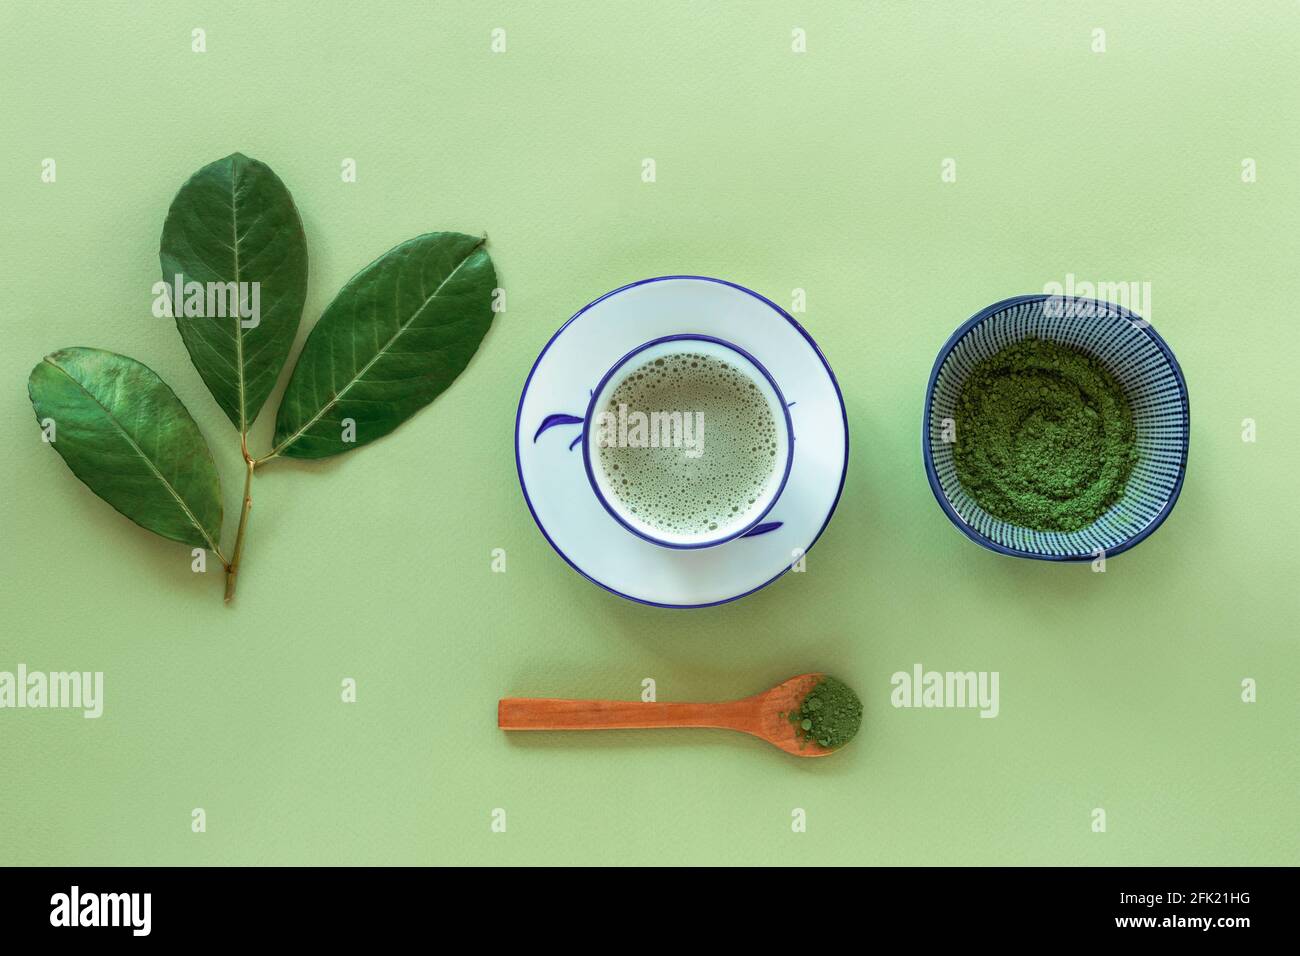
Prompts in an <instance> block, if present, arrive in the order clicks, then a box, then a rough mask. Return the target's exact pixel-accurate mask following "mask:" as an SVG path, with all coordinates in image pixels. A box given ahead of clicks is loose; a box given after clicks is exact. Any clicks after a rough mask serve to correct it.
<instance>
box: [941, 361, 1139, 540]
mask: <svg viewBox="0 0 1300 956" xmlns="http://www.w3.org/2000/svg"><path fill="white" fill-rule="evenodd" d="M956 432H957V434H956V439H957V440H956V445H955V448H954V450H953V462H954V464H955V465H956V469H957V479H958V480H959V481H960V482H961V483H962V486H963V487H964V488H965V489H966V491H967V492H968V493H969V494H970V496H971V497H972V498H974V499H975V501H976V503H978V504H979V506H980V507H981V508H983V509H984V510H985V511H987V512H988V513H989V514H991V515H993V516H994V517H996V518H1001V519H1002V520H1003V521H1009V522H1011V523H1012V524H1016V525H1020V526H1021V527H1025V528H1032V529H1034V530H1036V531H1078V530H1079V529H1080V528H1085V527H1087V526H1088V525H1090V524H1092V523H1093V522H1094V521H1096V520H1097V519H1098V518H1099V517H1101V516H1102V515H1103V514H1105V513H1106V511H1107V509H1109V508H1110V506H1111V505H1113V504H1114V503H1115V502H1116V501H1117V500H1119V497H1120V496H1121V495H1122V494H1123V493H1124V486H1125V485H1126V484H1127V483H1128V479H1129V475H1130V474H1132V471H1133V465H1134V463H1135V462H1136V461H1137V447H1136V436H1135V432H1134V428H1133V412H1132V410H1131V409H1130V408H1129V404H1128V401H1127V399H1126V398H1125V397H1124V392H1123V389H1121V388H1120V386H1119V383H1118V382H1116V381H1115V379H1114V378H1113V377H1112V376H1111V375H1110V373H1109V372H1107V371H1106V370H1105V369H1104V368H1102V366H1101V363H1099V362H1098V361H1097V360H1096V359H1094V358H1092V357H1091V356H1089V355H1085V354H1084V353H1083V352H1079V351H1076V350H1075V349H1072V348H1070V347H1068V346H1065V345H1061V344H1059V343H1056V342H1048V341H1044V340H1042V339H1025V340H1023V341H1020V342H1017V343H1015V344H1014V345H1010V346H1007V347H1006V348H1004V349H1002V350H1001V351H999V352H998V353H997V354H995V355H992V356H990V357H989V358H987V359H984V360H983V361H982V362H980V363H979V364H978V365H976V366H975V368H974V369H972V370H971V372H970V375H969V376H968V377H967V378H966V382H965V384H963V385H962V390H961V398H960V401H959V402H958V405H957V413H956Z"/></svg>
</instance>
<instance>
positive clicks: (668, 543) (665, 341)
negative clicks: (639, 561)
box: [582, 332, 794, 550]
mask: <svg viewBox="0 0 1300 956" xmlns="http://www.w3.org/2000/svg"><path fill="white" fill-rule="evenodd" d="M690 342H698V343H703V344H705V345H706V346H713V347H715V348H717V349H720V350H722V351H724V352H730V353H732V354H731V355H729V356H727V360H728V361H730V362H733V363H735V364H738V365H741V366H748V368H743V367H742V368H741V371H742V372H745V374H746V375H748V376H749V377H750V378H753V379H754V381H755V383H756V384H757V385H758V386H759V387H760V389H761V388H762V386H763V385H764V384H765V385H766V386H767V388H768V389H769V390H770V394H768V395H767V396H766V397H767V399H768V403H769V405H771V406H773V411H774V412H777V411H779V413H780V414H779V415H776V416H774V417H775V418H776V420H777V422H778V427H779V428H781V426H783V428H782V430H780V431H779V432H778V447H779V446H780V445H781V444H784V446H785V449H784V451H785V454H784V458H785V464H784V466H783V467H782V468H781V471H780V476H781V477H780V479H779V481H778V482H777V483H776V484H775V486H771V485H769V490H768V492H767V500H766V502H765V503H764V504H763V506H762V507H761V508H759V509H757V510H756V513H755V514H754V515H753V516H752V517H751V518H750V519H749V520H747V521H746V522H745V523H744V524H741V525H737V526H736V527H734V528H728V529H725V530H724V531H723V533H720V534H718V535H715V536H713V537H707V536H679V537H678V538H677V539H672V538H667V537H663V536H661V535H657V534H655V533H654V531H653V530H652V529H650V528H649V527H646V526H638V525H637V524H636V523H635V522H634V521H632V520H630V519H629V518H628V516H627V515H625V514H623V512H622V510H621V509H619V508H618V507H616V506H615V505H614V504H613V503H611V502H610V500H609V497H608V495H606V493H605V491H604V490H603V489H602V488H601V486H600V480H599V479H598V478H597V476H596V473H595V470H594V469H593V467H592V462H591V446H592V443H593V441H594V435H595V429H594V428H593V423H594V422H595V417H596V409H597V407H598V406H599V405H600V404H602V403H603V402H604V401H605V400H606V399H607V398H608V396H607V395H606V392H607V391H608V390H609V386H610V384H611V382H614V379H615V377H616V376H617V375H618V374H619V373H620V372H621V371H623V370H625V369H627V366H628V364H629V363H630V362H631V361H632V360H633V359H635V358H637V357H638V356H642V355H645V354H646V353H647V352H650V351H651V350H653V349H656V348H660V347H662V346H677V345H679V344H685V343H690ZM750 370H752V372H754V373H757V374H756V375H755V374H751V372H750ZM617 384H619V383H618V382H614V385H615V386H616V385H617ZM582 464H583V467H584V468H585V469H586V472H587V481H588V482H589V483H590V484H591V490H592V492H593V493H594V494H595V495H596V499H597V500H598V501H599V502H600V503H601V505H602V506H603V507H604V509H605V510H606V511H607V512H609V514H610V516H611V517H612V518H613V519H614V520H615V521H617V522H618V523H619V524H620V525H622V526H623V527H624V528H625V529H626V530H628V531H630V532H631V533H632V534H634V535H636V536H637V537H638V538H641V539H642V540H645V541H649V542H650V543H651V544H657V545H659V546H660V547H664V548H676V549H683V550H693V549H697V548H713V547H717V546H718V545H720V544H725V543H727V542H728V541H734V540H735V539H736V538H741V537H744V536H745V535H747V534H749V533H750V532H751V531H754V529H755V528H757V527H758V525H759V523H760V522H761V521H762V520H763V519H764V518H765V517H767V515H768V513H769V512H771V510H772V508H773V507H774V506H775V505H776V503H777V501H778V499H780V497H781V493H782V492H783V491H785V485H786V482H787V481H788V480H789V478H790V468H791V466H792V465H793V464H794V423H793V422H792V421H791V419H790V409H789V408H788V406H787V405H786V401H785V396H784V395H783V394H782V392H781V388H780V386H779V385H777V384H776V379H774V378H773V377H772V374H771V373H770V372H769V371H768V370H767V368H766V367H764V365H763V363H762V362H760V361H759V360H758V359H756V358H755V357H754V356H753V355H751V354H750V353H749V352H747V351H745V350H744V349H743V348H741V347H740V346H739V345H736V344H735V343H733V342H728V341H726V340H725V339H720V338H717V337H716V336H712V335H703V334H699V333H689V332H687V333H680V334H677V335H664V336H660V337H659V338H657V339H651V340H650V341H649V342H643V343H642V344H641V345H638V346H637V347H636V348H634V349H633V350H632V351H630V352H628V353H627V354H626V355H624V356H623V357H622V358H620V359H619V360H618V361H617V362H615V363H614V364H613V365H612V366H611V367H610V369H609V371H607V372H606V373H605V374H604V375H603V376H601V379H600V382H599V383H598V384H597V385H596V387H595V389H594V390H593V391H592V393H591V400H590V401H589V402H588V404H587V411H586V414H585V415H584V416H583V422H582Z"/></svg>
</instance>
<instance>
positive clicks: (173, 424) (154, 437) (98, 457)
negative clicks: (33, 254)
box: [27, 348, 221, 554]
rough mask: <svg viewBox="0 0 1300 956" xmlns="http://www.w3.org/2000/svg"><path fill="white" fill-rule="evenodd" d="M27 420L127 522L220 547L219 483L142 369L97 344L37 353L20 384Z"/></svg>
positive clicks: (173, 402) (192, 433)
mask: <svg viewBox="0 0 1300 956" xmlns="http://www.w3.org/2000/svg"><path fill="white" fill-rule="evenodd" d="M27 393H28V395H30V396H31V400H32V407H33V408H35V409H36V419H37V421H39V422H41V423H42V427H48V424H47V423H48V422H49V421H53V424H54V428H53V438H54V441H53V442H52V444H53V445H54V450H55V451H57V452H58V453H59V454H60V455H62V456H63V460H64V461H65V462H67V463H68V467H69V468H71V469H72V473H73V474H75V475H76V476H77V477H78V478H80V479H81V480H82V481H84V482H85V483H86V484H87V485H88V486H89V487H90V490H91V491H93V492H94V493H95V494H97V495H99V497H101V498H103V499H104V500H105V501H107V502H108V503H109V504H110V505H112V506H113V507H114V508H116V509H117V510H118V511H120V512H122V514H124V515H126V516H127V517H128V518H130V519H131V520H132V521H134V522H135V523H136V524H138V525H140V526H141V527H143V528H148V529H149V530H150V531H152V532H154V533H155V534H160V535H162V536H163V537H164V538H170V539H172V540H173V541H181V542H183V543H185V544H188V545H191V546H193V547H196V548H207V549H209V550H211V551H214V552H217V553H218V554H219V553H220V552H219V550H218V548H217V542H218V541H219V540H220V538H221V480H220V479H219V478H218V477H217V469H216V466H215V465H214V464H213V463H212V453H211V452H210V451H209V450H208V445H207V442H205V441H204V440H203V435H202V434H200V433H199V426H198V425H196V424H194V419H193V418H191V417H190V413H189V412H188V411H186V409H185V406H184V405H182V404H181V400H180V399H179V398H177V397H176V393H175V392H173V391H172V390H171V389H170V388H168V387H167V383H166V382H164V381H163V380H162V379H160V378H159V377H158V375H157V374H156V373H155V372H154V371H153V370H152V369H150V368H149V367H147V366H145V365H141V364H140V363H139V362H137V361H136V360H135V359H132V358H127V357H126V356H125V355H118V354H117V353H116V352H105V351H103V350H102V349H86V348H72V349H62V350H61V351H58V352H54V353H52V354H50V355H47V356H45V358H44V359H42V360H41V361H40V362H39V363H38V364H37V366H36V367H35V368H34V369H32V374H31V376H30V377H29V378H28V380H27Z"/></svg>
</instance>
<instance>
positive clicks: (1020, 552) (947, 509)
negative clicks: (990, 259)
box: [921, 295, 1191, 561]
mask: <svg viewBox="0 0 1300 956" xmlns="http://www.w3.org/2000/svg"><path fill="white" fill-rule="evenodd" d="M1031 337H1036V338H1040V339H1050V340H1052V341H1055V342H1060V343H1062V344H1065V345H1070V346H1073V347H1074V348H1077V349H1079V350H1080V351H1083V352H1087V353H1088V354H1090V355H1092V356H1094V357H1095V358H1096V359H1097V360H1098V361H1100V362H1101V363H1102V365H1104V366H1105V367H1106V369H1107V370H1108V371H1109V372H1110V373H1111V374H1112V375H1114V376H1115V380H1116V381H1118V382H1119V383H1120V385H1121V386H1122V387H1123V388H1124V391H1125V393H1126V394H1127V396H1128V399H1129V404H1130V405H1131V406H1132V408H1133V419H1134V425H1135V426H1136V430H1137V442H1138V450H1139V458H1138V461H1137V464H1136V465H1134V467H1133V474H1132V477H1130V478H1129V482H1128V487H1127V488H1126V489H1125V491H1124V495H1123V497H1122V498H1120V500H1119V501H1117V502H1116V503H1115V504H1114V505H1113V506H1111V508H1110V510H1109V511H1107V512H1106V513H1105V514H1104V515H1102V516H1101V517H1100V518H1098V519H1097V520H1096V521H1095V522H1093V523H1092V524H1091V525H1089V526H1088V527H1086V528H1081V529H1079V530H1078V531H1070V532H1058V531H1034V530H1032V529H1030V528H1022V527H1020V526H1018V525H1014V524H1010V523H1008V522H1006V521H1003V520H1001V519H1000V518H995V517H993V516H992V515H990V514H989V513H988V512H986V511H985V510H984V509H982V508H981V507H980V506H979V505H977V504H976V503H975V501H974V500H973V499H972V498H971V497H970V495H968V494H967V493H966V489H965V488H963V487H962V485H961V483H960V482H959V481H958V480H957V472H956V468H955V466H954V465H953V454H952V448H953V446H952V445H951V444H950V443H948V442H945V441H943V438H942V433H943V427H944V419H955V418H956V408H957V401H958V397H959V396H960V394H961V387H962V383H963V382H964V381H965V380H966V376H967V375H968V374H969V373H970V370H971V368H972V367H974V365H975V364H976V363H978V362H979V361H980V360H981V359H985V358H987V357H989V356H990V355H993V354H994V353H995V352H997V351H999V350H1000V349H1002V348H1004V347H1005V346H1007V345H1010V344H1012V343H1013V342H1018V341H1020V340H1021V339H1026V338H1031ZM1190 430H1191V428H1190V418H1189V413H1188V405H1187V385H1186V383H1185V382H1184V381H1183V373H1182V370H1181V369H1179V367H1178V361H1177V360H1176V359H1175V358H1174V354H1173V352H1171V351H1169V346H1167V345H1165V343H1164V340H1163V339H1161V338H1160V336H1159V335H1157V334H1156V330H1155V329H1154V328H1152V327H1151V325H1150V324H1149V323H1147V322H1145V321H1143V320H1142V319H1141V318H1139V317H1138V316H1137V315H1135V314H1134V313H1132V312H1130V311H1128V310H1127V309H1125V308H1122V307H1121V306H1118V305H1115V304H1113V303H1110V302H1101V301H1098V300H1096V299H1081V298H1075V297H1072V296H1049V295H1022V296H1017V297H1016V298H1014V299H1007V300H1005V301H1003V302H998V303H996V304H995V305H990V306H989V307H988V308H986V309H984V310H983V311H981V312H980V313H978V314H977V315H975V316H974V317H972V318H971V319H970V320H969V321H968V322H966V323H965V324H964V325H962V327H961V328H959V329H958V330H957V331H956V332H954V333H953V334H952V338H950V339H949V340H948V342H947V343H946V344H945V345H944V347H943V348H942V349H941V350H940V351H939V357H938V358H937V359H935V362H934V370H933V371H932V372H931V373H930V384H929V386H928V387H927V389H926V392H925V421H924V423H923V425H922V435H921V444H922V447H923V449H924V454H925V473H926V475H927V476H928V477H929V479H930V487H931V488H932V489H933V490H934V496H935V498H937V499H938V501H939V505H940V507H942V508H943V510H944V513H945V514H947V515H948V517H949V518H950V519H951V520H952V523H953V524H955V525H956V526H957V527H958V528H959V529H960V530H961V531H962V533H964V534H965V535H966V536H967V537H968V538H970V539H971V540H973V541H975V542H977V543H979V544H982V545H983V546H984V547H986V548H989V549H990V550H992V551H997V552H998V553H1000V554H1010V555H1014V556H1016V557H1020V558H1037V559H1038V560H1041V561H1088V560H1092V559H1093V558H1095V557H1097V555H1098V553H1099V552H1104V553H1105V554H1106V555H1107V556H1109V555H1113V554H1118V553H1119V552H1121V551H1127V550H1128V549H1129V548H1131V547H1133V546H1134V545H1135V544H1137V543H1138V542H1139V541H1141V540H1142V539H1143V538H1145V537H1147V535H1149V534H1151V532H1153V531H1155V530H1156V528H1158V527H1160V524H1161V522H1163V521H1164V520H1165V518H1166V517H1168V516H1169V512H1170V511H1172V510H1173V507H1174V503H1175V502H1176V501H1177V500H1178V493H1179V491H1180V490H1181V489H1182V487H1183V475H1184V473H1185V471H1186V468H1187V438H1188V433H1189V432H1190Z"/></svg>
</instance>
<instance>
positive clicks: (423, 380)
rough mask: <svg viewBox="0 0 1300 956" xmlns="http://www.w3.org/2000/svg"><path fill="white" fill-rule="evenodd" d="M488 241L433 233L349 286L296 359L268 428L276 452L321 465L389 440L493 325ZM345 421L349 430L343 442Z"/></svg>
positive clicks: (381, 259) (441, 387)
mask: <svg viewBox="0 0 1300 956" xmlns="http://www.w3.org/2000/svg"><path fill="white" fill-rule="evenodd" d="M485 241H486V239H485V238H475V237H473V236H466V235H461V234H460V233H456V232H431V233H428V234H426V235H423V236H417V237H416V238H414V239H411V240H408V241H407V242H404V243H402V244H401V245H400V246H397V247H396V248H394V249H391V250H389V251H388V252H386V253H385V254H384V255H382V256H380V257H379V258H378V259H376V260H375V261H374V262H372V263H371V264H370V265H368V266H366V267H365V268H364V269H362V270H361V271H360V272H358V273H357V274H356V275H355V276H353V277H352V279H350V280H349V281H348V284H347V285H345V286H344V287H343V289H342V290H341V291H340V292H339V294H338V295H337V296H336V297H335V299H334V301H333V302H331V303H330V305H329V308H327V309H326V310H325V314H324V315H322V316H321V318H320V321H319V322H317V323H316V327H315V328H314V329H312V331H311V335H310V336H309V337H308V339H307V344H306V345H304V346H303V350H302V354H301V355H300V356H298V364H297V365H296V366H295V367H294V370H293V375H292V376H291V377H290V378H289V385H288V387H287V388H286V389H285V393H284V398H283V399H282V400H281V402H280V410H279V413H278V414H277V415H276V420H275V453H276V454H281V455H288V456H289V457H291V458H327V457H329V456H330V455H337V454H339V453H340V452H345V451H349V450H351V449H353V448H356V447H358V446H360V445H365V444H367V443H369V442H372V441H374V440H375V439H376V438H380V437H382V436H384V435H387V434H388V433H389V432H391V431H392V430H393V429H394V428H396V427H397V426H398V425H400V424H401V423H402V422H404V421H406V419H408V418H410V417H411V416H412V415H414V414H415V413H416V412H417V411H419V410H420V409H421V408H423V407H424V406H425V405H428V404H429V403H430V402H431V401H433V400H434V399H435V398H437V397H438V395H440V394H441V393H442V392H443V390H444V389H446V388H447V386H448V385H450V384H451V383H452V382H453V381H454V380H455V378H456V376H457V375H459V374H460V373H461V372H462V371H463V370H464V369H465V366H466V365H468V364H469V360H470V359H471V358H472V357H473V355H474V352H475V351H476V350H477V349H478V346H479V343H480V342H481V341H483V336H484V335H486V334H487V330H488V326H489V325H490V324H491V322H492V293H493V289H494V288H495V287H496V272H495V270H494V269H493V268H492V259H491V257H490V256H488V254H487V251H486V250H485V249H483V243H484V242H485ZM345 419H351V420H352V421H353V422H355V423H356V434H355V441H352V442H348V441H345V440H344V427H343V423H344V420H345Z"/></svg>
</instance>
